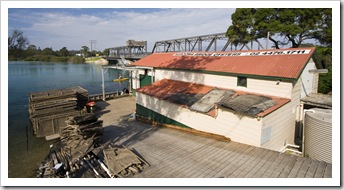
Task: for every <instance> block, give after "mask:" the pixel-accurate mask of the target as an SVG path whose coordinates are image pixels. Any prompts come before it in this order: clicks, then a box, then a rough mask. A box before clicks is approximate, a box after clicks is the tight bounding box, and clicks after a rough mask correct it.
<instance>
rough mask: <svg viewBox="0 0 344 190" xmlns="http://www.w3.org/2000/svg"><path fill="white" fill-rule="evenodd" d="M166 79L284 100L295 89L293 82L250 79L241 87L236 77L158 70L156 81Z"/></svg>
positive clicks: (156, 71)
mask: <svg viewBox="0 0 344 190" xmlns="http://www.w3.org/2000/svg"><path fill="white" fill-rule="evenodd" d="M164 78H167V79H171V80H178V81H184V82H193V83H198V84H204V85H208V86H215V87H219V88H226V89H233V90H241V91H245V92H253V93H259V94H266V95H271V96H278V97H283V98H291V91H292V88H293V86H292V83H291V82H280V81H278V80H266V79H253V78H249V77H248V78H247V87H241V86H238V85H237V77H236V76H225V75H216V74H207V73H201V72H191V71H181V70H165V69H156V70H155V80H156V81H158V80H162V79H164Z"/></svg>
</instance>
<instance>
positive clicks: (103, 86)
mask: <svg viewBox="0 0 344 190" xmlns="http://www.w3.org/2000/svg"><path fill="white" fill-rule="evenodd" d="M102 92H103V101H105V85H104V68H103V67H102Z"/></svg>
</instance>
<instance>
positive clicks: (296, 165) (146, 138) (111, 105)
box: [97, 98, 332, 178]
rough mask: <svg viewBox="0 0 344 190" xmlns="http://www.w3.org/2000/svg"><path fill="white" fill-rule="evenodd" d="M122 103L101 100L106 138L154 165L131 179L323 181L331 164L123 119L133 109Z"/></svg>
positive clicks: (133, 107) (115, 100)
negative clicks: (285, 179)
mask: <svg viewBox="0 0 344 190" xmlns="http://www.w3.org/2000/svg"><path fill="white" fill-rule="evenodd" d="M125 99H126V98H123V99H114V100H110V101H107V102H97V105H98V103H99V105H100V106H104V108H102V109H101V111H100V115H101V118H100V119H101V120H104V122H103V126H104V140H105V141H106V142H107V141H115V142H116V144H124V145H125V146H127V147H128V148H130V149H135V151H136V152H137V153H139V154H140V156H141V157H142V158H143V159H145V160H146V161H147V162H148V163H149V164H150V165H151V166H149V167H146V168H145V169H144V170H143V171H142V172H141V173H138V174H135V175H134V176H131V177H133V178H162V177H167V178H191V177H195V178H210V177H211V178H223V177H226V178H227V177H229V178H234V177H236V178H238V177H243V178H262V177H269V178H277V177H278V178H286V177H289V178H296V177H307V178H309V177H314V178H324V177H331V176H332V164H329V163H325V162H322V161H316V160H310V159H309V160H308V161H307V159H305V158H301V157H297V156H293V155H285V154H280V153H279V152H276V151H272V150H267V149H263V148H258V147H253V146H251V145H246V144H241V143H237V142H223V141H219V140H216V139H212V138H209V137H204V136H199V135H195V134H192V133H189V132H185V131H181V130H176V129H171V128H165V127H156V126H152V125H149V124H145V123H141V122H138V121H136V120H130V121H129V120H126V119H125V118H126V117H128V115H130V113H133V112H134V111H135V99H133V98H128V99H127V100H130V101H131V102H132V103H133V105H128V104H127V103H125V104H123V105H125V106H120V107H118V106H116V104H115V103H117V105H118V103H120V104H121V105H122V101H123V100H125Z"/></svg>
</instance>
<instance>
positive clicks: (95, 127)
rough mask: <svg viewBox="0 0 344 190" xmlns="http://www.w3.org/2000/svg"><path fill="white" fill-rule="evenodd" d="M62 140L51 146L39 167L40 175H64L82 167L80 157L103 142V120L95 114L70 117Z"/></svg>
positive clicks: (61, 135)
mask: <svg viewBox="0 0 344 190" xmlns="http://www.w3.org/2000/svg"><path fill="white" fill-rule="evenodd" d="M65 123H66V126H65V127H62V128H61V134H60V141H59V142H57V143H56V144H55V145H52V146H51V147H50V151H49V154H48V156H47V157H46V159H45V160H44V161H43V162H42V165H41V166H40V167H39V172H38V176H39V177H64V176H66V175H68V174H66V172H68V173H69V174H71V175H72V174H74V173H76V171H77V170H78V169H79V168H80V161H81V160H80V159H82V158H83V157H85V155H87V154H88V153H89V152H90V151H92V150H93V149H94V148H96V147H99V146H100V145H101V144H102V135H103V127H102V125H103V121H99V120H98V118H97V117H96V116H95V115H94V114H86V115H83V116H74V117H68V118H67V120H66V121H65Z"/></svg>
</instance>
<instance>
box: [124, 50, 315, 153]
mask: <svg viewBox="0 0 344 190" xmlns="http://www.w3.org/2000/svg"><path fill="white" fill-rule="evenodd" d="M314 52H315V48H312V47H309V48H293V49H277V50H257V51H254V50H252V51H239V52H216V53H209V52H197V53H195V52H185V53H154V54H152V55H150V56H147V57H145V58H143V59H141V60H139V61H137V62H135V63H133V66H134V67H136V68H137V69H136V70H132V71H130V72H131V77H132V81H131V83H132V89H133V90H134V91H135V94H136V97H137V98H136V105H137V109H136V114H137V116H138V118H145V119H148V120H151V121H154V122H157V123H159V124H164V125H168V126H178V127H183V128H188V129H193V130H197V131H202V132H206V133H211V134H216V135H220V136H224V137H226V138H230V139H231V140H232V141H236V142H240V143H245V144H249V145H253V146H257V147H263V148H267V149H271V150H277V151H278V150H280V149H282V148H283V147H284V146H285V145H286V144H294V138H295V125H296V123H297V122H299V121H300V119H301V118H302V114H303V112H302V104H301V103H300V99H301V98H303V97H305V96H307V95H308V94H310V93H317V88H318V77H319V76H318V74H317V72H314V71H315V70H317V69H318V68H319V66H318V65H317V64H316V63H315V61H314V59H313V57H314V56H313V55H314Z"/></svg>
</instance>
